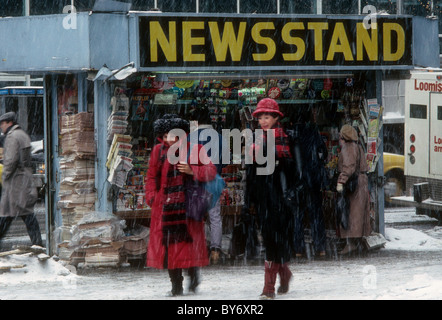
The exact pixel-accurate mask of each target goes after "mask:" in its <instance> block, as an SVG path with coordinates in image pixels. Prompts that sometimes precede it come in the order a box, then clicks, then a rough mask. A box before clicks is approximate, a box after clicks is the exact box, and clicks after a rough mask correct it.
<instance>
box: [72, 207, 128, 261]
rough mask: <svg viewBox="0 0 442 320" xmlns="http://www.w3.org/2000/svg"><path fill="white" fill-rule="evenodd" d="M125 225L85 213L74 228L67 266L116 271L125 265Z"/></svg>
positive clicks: (107, 216)
mask: <svg viewBox="0 0 442 320" xmlns="http://www.w3.org/2000/svg"><path fill="white" fill-rule="evenodd" d="M125 228H126V222H125V221H124V220H120V219H119V218H118V217H116V216H114V215H112V214H109V213H102V212H94V211H91V212H88V213H87V214H86V215H85V216H84V218H83V219H82V220H80V221H79V222H78V224H77V225H76V226H75V227H74V228H73V235H72V240H71V241H70V244H69V246H70V247H71V248H72V249H73V252H72V254H71V256H70V263H71V264H73V265H78V264H79V263H83V264H84V266H86V267H116V266H119V265H120V264H121V263H122V262H125V254H124V253H123V252H122V248H123V246H124V240H123V237H124V231H123V230H124V229H125Z"/></svg>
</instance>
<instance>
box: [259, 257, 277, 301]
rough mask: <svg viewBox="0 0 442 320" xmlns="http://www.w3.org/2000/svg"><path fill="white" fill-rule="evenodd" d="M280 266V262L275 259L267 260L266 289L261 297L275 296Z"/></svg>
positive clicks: (272, 297)
mask: <svg viewBox="0 0 442 320" xmlns="http://www.w3.org/2000/svg"><path fill="white" fill-rule="evenodd" d="M280 266H281V265H280V264H279V263H275V262H273V261H266V262H265V275H264V289H263V290H262V293H261V296H260V297H259V298H260V299H262V300H265V299H274V298H275V283H276V277H277V276H278V271H279V268H280Z"/></svg>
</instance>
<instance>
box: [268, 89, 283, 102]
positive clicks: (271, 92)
mask: <svg viewBox="0 0 442 320" xmlns="http://www.w3.org/2000/svg"><path fill="white" fill-rule="evenodd" d="M280 95H281V89H279V88H278V87H273V88H271V89H270V90H269V92H268V97H269V98H272V99H275V100H276V99H278V98H279V96H280Z"/></svg>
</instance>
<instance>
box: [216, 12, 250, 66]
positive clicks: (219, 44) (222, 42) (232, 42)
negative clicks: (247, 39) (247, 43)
mask: <svg viewBox="0 0 442 320" xmlns="http://www.w3.org/2000/svg"><path fill="white" fill-rule="evenodd" d="M246 26H247V22H245V21H244V22H241V23H240V25H239V30H238V35H236V34H235V30H234V29H233V23H232V22H226V23H225V24H224V31H223V36H222V38H221V35H220V32H219V28H218V22H216V21H210V22H209V29H210V35H211V37H212V42H213V49H214V51H215V57H216V61H226V56H227V49H230V55H231V56H232V61H241V55H242V48H243V45H244V36H245V34H246Z"/></svg>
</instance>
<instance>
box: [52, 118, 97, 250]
mask: <svg viewBox="0 0 442 320" xmlns="http://www.w3.org/2000/svg"><path fill="white" fill-rule="evenodd" d="M60 124H61V131H60V134H61V140H60V146H61V154H62V155H63V158H62V159H61V160H60V172H61V175H60V177H61V183H60V192H59V201H58V207H59V208H60V209H61V215H62V225H61V228H62V230H61V231H62V232H61V235H62V236H61V241H65V240H66V241H68V240H70V237H71V235H70V229H71V227H72V226H73V225H75V224H76V223H78V221H80V220H81V219H82V218H83V216H84V214H85V212H88V211H91V210H94V207H95V198H96V194H95V141H94V115H93V113H88V112H81V113H78V114H75V115H66V116H63V117H62V118H61V123H60Z"/></svg>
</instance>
